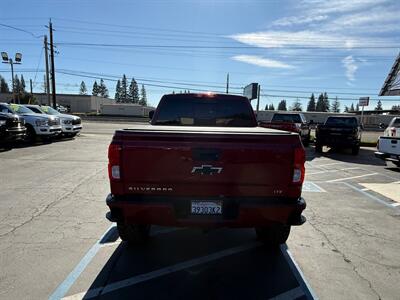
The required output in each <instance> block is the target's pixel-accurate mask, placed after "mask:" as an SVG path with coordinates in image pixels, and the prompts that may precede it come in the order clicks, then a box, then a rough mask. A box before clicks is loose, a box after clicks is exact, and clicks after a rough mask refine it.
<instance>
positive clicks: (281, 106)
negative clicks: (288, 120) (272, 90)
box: [278, 100, 287, 110]
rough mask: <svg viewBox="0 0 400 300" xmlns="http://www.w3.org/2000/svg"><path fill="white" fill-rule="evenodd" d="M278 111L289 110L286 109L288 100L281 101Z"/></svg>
mask: <svg viewBox="0 0 400 300" xmlns="http://www.w3.org/2000/svg"><path fill="white" fill-rule="evenodd" d="M278 110H287V107H286V100H281V101H280V102H279V103H278Z"/></svg>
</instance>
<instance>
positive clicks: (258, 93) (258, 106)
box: [256, 85, 261, 118]
mask: <svg viewBox="0 0 400 300" xmlns="http://www.w3.org/2000/svg"><path fill="white" fill-rule="evenodd" d="M260 91H261V86H260V85H258V91H257V108H256V117H257V118H258V111H259V109H260Z"/></svg>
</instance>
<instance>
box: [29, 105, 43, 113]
mask: <svg viewBox="0 0 400 300" xmlns="http://www.w3.org/2000/svg"><path fill="white" fill-rule="evenodd" d="M27 108H28V109H30V110H31V111H33V112H35V113H38V114H44V112H43V111H42V110H41V109H40V108H39V107H36V106H30V107H27Z"/></svg>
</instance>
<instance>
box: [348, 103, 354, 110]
mask: <svg viewBox="0 0 400 300" xmlns="http://www.w3.org/2000/svg"><path fill="white" fill-rule="evenodd" d="M349 112H354V104H353V103H351V105H350V109H349Z"/></svg>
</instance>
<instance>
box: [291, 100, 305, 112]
mask: <svg viewBox="0 0 400 300" xmlns="http://www.w3.org/2000/svg"><path fill="white" fill-rule="evenodd" d="M290 110H292V111H302V110H303V107H302V105H301V103H300V101H299V98H296V100H295V101H294V102H293V104H292V106H291V107H290Z"/></svg>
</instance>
